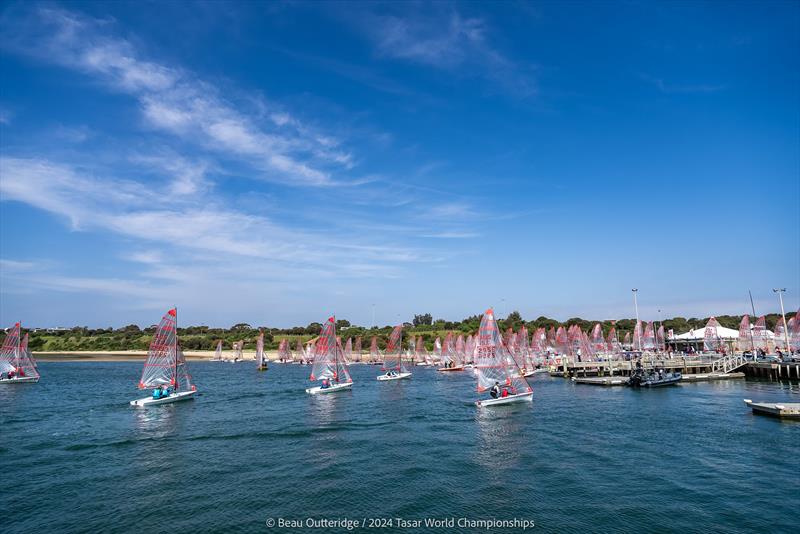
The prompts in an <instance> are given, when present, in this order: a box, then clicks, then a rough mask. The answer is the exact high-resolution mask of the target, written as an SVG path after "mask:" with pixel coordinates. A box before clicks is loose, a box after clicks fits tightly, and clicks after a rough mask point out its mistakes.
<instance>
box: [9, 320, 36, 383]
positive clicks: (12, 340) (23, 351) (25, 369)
mask: <svg viewBox="0 0 800 534" xmlns="http://www.w3.org/2000/svg"><path fill="white" fill-rule="evenodd" d="M21 328H22V326H21V325H20V323H17V324H15V325H14V327H13V328H12V329H11V330H9V331H8V334H6V339H5V341H3V348H2V349H0V373H9V372H11V371H14V372H15V373H16V374H17V375H18V376H21V377H28V378H39V370H38V369H37V368H36V361H35V360H34V359H33V355H32V354H31V350H30V349H29V348H28V334H25V337H23V338H22V339H20V334H21Z"/></svg>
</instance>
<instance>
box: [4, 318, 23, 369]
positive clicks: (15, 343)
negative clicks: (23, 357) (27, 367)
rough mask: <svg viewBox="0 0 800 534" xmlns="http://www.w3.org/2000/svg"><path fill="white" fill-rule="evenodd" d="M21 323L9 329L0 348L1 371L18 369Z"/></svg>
mask: <svg viewBox="0 0 800 534" xmlns="http://www.w3.org/2000/svg"><path fill="white" fill-rule="evenodd" d="M20 342H21V340H20V324H19V323H17V324H15V325H14V326H13V327H12V328H11V329H9V331H8V333H7V334H6V338H5V340H3V348H2V349H0V373H9V372H11V371H14V370H16V368H17V362H18V360H19V356H18V355H19V351H20V346H19V345H20Z"/></svg>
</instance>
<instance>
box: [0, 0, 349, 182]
mask: <svg viewBox="0 0 800 534" xmlns="http://www.w3.org/2000/svg"><path fill="white" fill-rule="evenodd" d="M113 26H114V24H113V22H109V21H106V20H98V19H94V18H90V17H88V16H85V15H81V14H78V13H73V12H69V11H65V10H62V9H58V8H49V7H38V8H35V9H30V10H27V9H23V11H22V12H21V13H20V12H18V10H9V11H8V12H7V13H5V14H4V16H3V18H2V21H0V28H1V29H2V33H3V35H4V39H3V45H2V46H3V47H4V48H6V49H7V50H11V51H14V52H16V53H19V54H24V55H28V56H34V57H36V58H38V59H40V60H42V61H47V62H54V63H57V64H59V65H62V66H64V67H67V68H70V69H75V70H78V71H80V72H83V73H85V74H87V75H88V76H91V77H92V78H95V79H97V80H99V81H101V82H102V83H104V84H106V85H107V86H108V87H109V88H111V89H112V90H114V91H118V92H122V93H125V94H128V95H130V96H131V97H133V98H135V99H136V101H137V102H138V104H139V108H140V110H141V114H142V118H143V120H144V121H145V124H146V125H147V126H148V127H150V128H153V129H156V130H158V131H161V132H165V133H168V134H171V135H173V136H176V137H178V138H180V139H181V140H183V141H185V142H188V143H193V144H200V145H201V146H202V147H203V148H204V149H206V150H209V151H212V152H216V153H219V154H221V155H224V156H227V157H235V158H239V159H240V160H241V161H246V162H247V163H249V164H250V165H252V166H253V168H255V169H258V170H260V171H261V172H260V173H258V177H260V178H262V179H265V180H270V181H277V182H282V183H287V184H293V185H305V186H331V185H335V184H336V180H335V179H334V175H333V173H334V171H335V169H337V168H339V169H349V168H352V166H353V165H354V159H353V157H352V155H351V154H349V153H348V152H347V151H345V150H342V149H341V148H340V145H341V142H340V141H339V140H338V139H336V138H334V137H333V136H331V135H328V134H324V133H320V132H318V131H317V130H316V129H315V128H313V127H310V126H308V125H307V124H305V123H303V122H302V121H300V120H299V119H297V118H295V117H292V116H291V115H289V114H288V113H287V112H285V111H284V110H280V109H275V110H273V111H272V112H271V113H267V116H268V117H271V118H268V119H267V120H260V119H259V117H261V116H262V115H264V114H263V113H250V112H249V111H248V110H243V109H240V108H241V106H244V105H245V104H243V103H242V102H234V101H232V100H231V97H230V93H225V96H223V91H222V90H221V89H220V87H218V86H217V85H215V84H213V83H211V82H208V81H205V80H201V79H198V78H197V77H196V76H195V75H194V74H193V73H192V72H190V71H187V70H186V69H182V68H179V67H175V66H170V65H166V64H161V63H159V62H157V61H152V60H149V59H145V58H143V57H142V54H141V53H140V51H139V50H137V49H136V47H135V46H134V45H133V44H132V43H131V42H129V41H127V40H125V39H122V38H119V37H116V36H114V35H113V34H112V33H111V28H113ZM261 105H262V107H269V106H268V105H266V104H263V103H262V104H261Z"/></svg>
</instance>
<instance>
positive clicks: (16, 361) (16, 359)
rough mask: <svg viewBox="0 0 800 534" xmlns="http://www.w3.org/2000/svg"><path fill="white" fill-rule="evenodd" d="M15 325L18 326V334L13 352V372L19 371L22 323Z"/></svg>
mask: <svg viewBox="0 0 800 534" xmlns="http://www.w3.org/2000/svg"><path fill="white" fill-rule="evenodd" d="M17 324H18V325H19V332H18V333H17V348H16V350H15V351H14V364H15V365H14V368H15V369H14V372H17V371H18V370H19V353H20V352H22V321H19V322H18V323H17Z"/></svg>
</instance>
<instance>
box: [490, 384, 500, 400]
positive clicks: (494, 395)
mask: <svg viewBox="0 0 800 534" xmlns="http://www.w3.org/2000/svg"><path fill="white" fill-rule="evenodd" d="M489 395H491V396H492V398H493V399H496V398H497V397H498V396H499V395H500V382H495V383H494V385H493V386H492V389H490V390H489Z"/></svg>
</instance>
